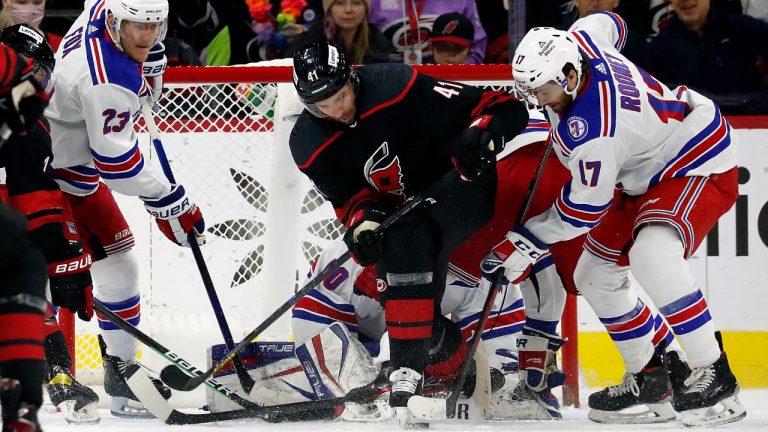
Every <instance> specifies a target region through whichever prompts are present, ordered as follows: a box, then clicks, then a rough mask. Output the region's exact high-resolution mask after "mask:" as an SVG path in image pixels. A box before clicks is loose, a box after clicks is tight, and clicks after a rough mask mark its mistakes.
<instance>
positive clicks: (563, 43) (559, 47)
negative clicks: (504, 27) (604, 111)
mask: <svg viewBox="0 0 768 432" xmlns="http://www.w3.org/2000/svg"><path fill="white" fill-rule="evenodd" d="M568 63H570V64H571V65H572V66H573V67H574V68H575V69H576V74H577V76H578V80H579V81H581V52H580V51H579V45H578V44H576V41H574V40H573V37H572V36H571V35H569V34H568V32H565V31H562V30H557V29H554V28H552V27H535V28H533V29H531V30H530V31H528V33H526V35H525V37H523V40H521V41H520V44H518V46H517V49H516V50H515V55H514V57H513V59H512V76H513V78H514V79H515V89H516V90H517V91H518V93H520V95H521V96H522V97H524V98H525V100H526V101H527V102H529V103H532V104H534V105H537V106H538V105H539V103H538V99H537V97H536V95H535V94H534V92H533V90H534V89H536V88H539V87H541V86H542V85H544V84H546V83H548V82H550V81H555V82H556V83H558V84H559V85H560V86H562V87H563V90H565V93H566V94H568V95H569V96H571V97H575V96H576V88H574V89H573V90H572V91H568V79H567V75H566V74H565V73H564V72H563V68H565V66H566V65H567V64H568ZM576 87H578V84H577V85H576Z"/></svg>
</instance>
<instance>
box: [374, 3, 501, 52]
mask: <svg viewBox="0 0 768 432" xmlns="http://www.w3.org/2000/svg"><path fill="white" fill-rule="evenodd" d="M447 12H459V13H461V14H462V15H464V16H465V17H467V18H468V19H469V21H470V22H472V25H473V26H474V27H475V40H474V42H473V43H472V47H471V48H470V54H469V59H468V60H467V63H471V64H478V63H482V62H483V58H484V57H485V47H486V44H487V43H488V38H487V36H486V34H485V30H484V29H483V26H482V25H481V24H480V19H479V18H478V15H477V6H476V5H475V1H474V0H371V13H370V15H369V16H368V21H369V22H370V23H371V24H373V25H375V26H376V27H378V28H379V30H381V31H382V33H384V36H385V37H386V38H387V39H388V40H390V41H391V43H392V45H394V47H395V50H396V54H395V55H393V56H391V60H392V61H394V62H405V63H408V64H422V63H432V62H433V58H432V51H430V45H429V33H430V31H432V24H433V23H434V21H435V18H437V17H438V16H440V15H441V14H444V13H447Z"/></svg>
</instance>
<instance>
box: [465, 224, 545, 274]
mask: <svg viewBox="0 0 768 432" xmlns="http://www.w3.org/2000/svg"><path fill="white" fill-rule="evenodd" d="M548 248H549V245H547V244H545V243H542V242H541V241H540V240H539V239H537V238H536V237H535V236H534V235H533V234H532V233H531V232H530V231H528V230H527V229H525V228H524V227H522V226H518V227H517V228H515V229H513V230H512V231H510V232H508V233H507V238H506V239H504V240H503V241H502V242H501V243H499V244H497V245H496V246H494V248H493V249H491V251H490V252H488V255H486V256H485V258H484V259H483V262H482V263H480V270H481V271H482V272H483V276H484V277H485V278H486V279H489V280H493V279H492V275H493V274H494V273H495V272H496V270H498V269H499V268H500V267H504V279H505V280H502V281H501V283H502V284H506V283H509V282H512V283H513V284H518V283H520V282H522V281H523V280H525V278H527V277H528V274H529V273H530V272H531V267H532V266H533V264H534V263H535V262H536V261H537V260H538V259H539V258H540V257H541V256H542V255H544V254H545V253H546V252H547V249H548Z"/></svg>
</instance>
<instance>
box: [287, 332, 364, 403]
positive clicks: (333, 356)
mask: <svg viewBox="0 0 768 432" xmlns="http://www.w3.org/2000/svg"><path fill="white" fill-rule="evenodd" d="M296 357H297V358H298V359H299V362H300V363H301V366H302V367H303V368H304V373H305V374H306V376H307V379H308V380H309V383H310V385H311V388H312V391H313V392H314V394H315V396H316V397H317V399H331V398H334V397H341V396H344V395H346V394H347V392H348V391H349V390H351V389H354V388H358V387H362V386H364V385H367V384H369V383H371V382H373V380H375V379H376V376H377V375H378V368H377V367H376V366H374V364H373V359H372V358H371V355H370V354H369V353H368V350H366V349H365V347H364V346H363V344H362V343H361V342H360V341H358V340H357V338H355V337H352V336H350V334H349V331H348V330H347V328H346V326H345V325H343V324H342V323H339V322H336V323H333V324H331V325H330V326H328V327H326V329H325V330H323V331H322V332H321V333H320V334H318V335H315V336H313V337H311V338H309V339H307V340H306V341H305V342H304V343H303V344H301V345H299V346H297V347H296Z"/></svg>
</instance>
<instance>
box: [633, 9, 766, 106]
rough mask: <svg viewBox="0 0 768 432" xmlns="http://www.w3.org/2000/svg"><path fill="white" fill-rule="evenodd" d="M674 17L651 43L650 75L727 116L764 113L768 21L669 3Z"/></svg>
mask: <svg viewBox="0 0 768 432" xmlns="http://www.w3.org/2000/svg"><path fill="white" fill-rule="evenodd" d="M670 4H671V5H672V8H673V10H674V11H675V16H674V17H673V18H672V20H671V21H670V23H669V26H668V27H667V28H665V29H664V30H662V31H661V32H660V33H659V34H658V36H656V38H655V40H653V42H652V43H651V45H650V48H651V49H650V56H651V62H650V64H649V65H648V69H649V71H650V72H651V73H652V74H653V75H654V76H656V77H657V78H659V79H660V80H662V81H664V82H665V83H667V84H669V85H678V84H681V83H686V85H688V86H689V87H691V88H694V89H696V90H698V91H701V92H703V93H705V94H707V95H708V96H710V97H711V98H713V99H714V100H715V102H717V103H718V105H720V108H721V109H722V111H723V112H724V113H727V114H758V113H768V98H767V97H766V89H768V86H767V85H766V75H765V74H760V73H758V69H757V65H758V63H759V60H760V59H761V58H762V59H766V58H768V43H766V41H768V23H766V22H764V21H761V20H758V19H756V18H753V17H751V16H747V15H736V14H723V13H720V12H719V11H718V10H715V9H716V8H714V7H711V4H710V1H709V0H670Z"/></svg>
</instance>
